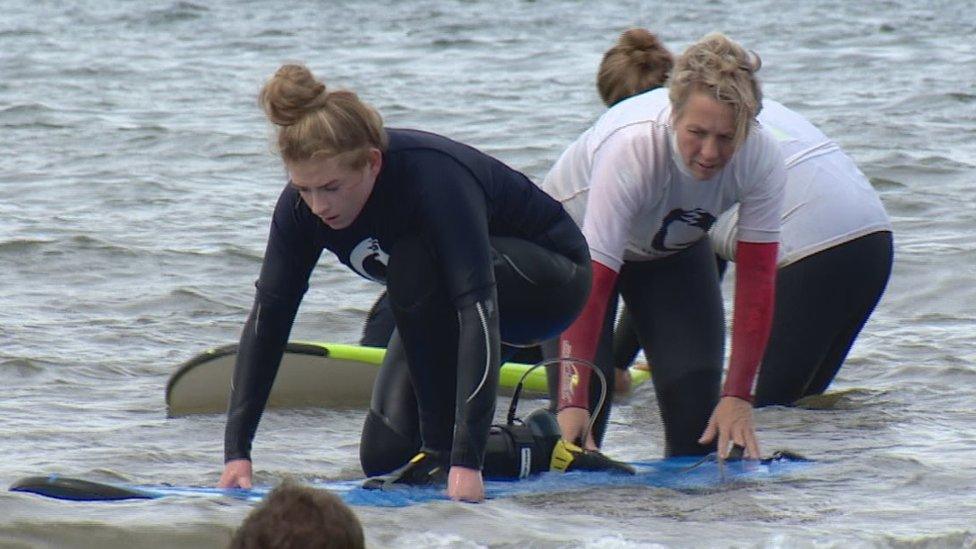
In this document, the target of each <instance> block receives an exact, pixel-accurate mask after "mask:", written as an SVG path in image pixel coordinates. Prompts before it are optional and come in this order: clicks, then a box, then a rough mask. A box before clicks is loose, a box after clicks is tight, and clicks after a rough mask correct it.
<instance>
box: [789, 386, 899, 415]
mask: <svg viewBox="0 0 976 549" xmlns="http://www.w3.org/2000/svg"><path fill="white" fill-rule="evenodd" d="M884 394H885V391H879V390H874V389H861V388H854V389H844V390H841V391H830V392H827V393H824V394H822V395H810V396H807V397H803V398H801V399H800V400H798V401H796V406H797V407H798V408H804V409H806V410H858V409H861V408H866V407H868V406H872V405H875V404H878V401H879V399H880V398H881V397H883V396H884Z"/></svg>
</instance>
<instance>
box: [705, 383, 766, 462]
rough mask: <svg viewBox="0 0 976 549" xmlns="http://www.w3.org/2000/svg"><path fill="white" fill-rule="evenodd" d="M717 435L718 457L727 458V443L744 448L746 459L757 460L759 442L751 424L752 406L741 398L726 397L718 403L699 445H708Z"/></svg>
mask: <svg viewBox="0 0 976 549" xmlns="http://www.w3.org/2000/svg"><path fill="white" fill-rule="evenodd" d="M715 435H718V457H719V459H725V458H727V457H729V446H730V445H729V443H730V442H732V443H735V444H737V445H739V446H742V447H743V448H745V454H743V455H744V457H745V458H746V459H759V441H758V439H756V428H755V426H754V425H753V423H752V404H751V403H750V402H748V401H745V400H742V399H741V398H737V397H733V396H726V397H722V399H721V400H719V401H718V406H716V407H715V410H714V411H713V412H712V417H711V418H709V420H708V427H706V428H705V432H704V433H702V436H701V438H700V439H698V443H699V444H709V443H711V442H712V441H713V440H715Z"/></svg>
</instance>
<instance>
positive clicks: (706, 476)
mask: <svg viewBox="0 0 976 549" xmlns="http://www.w3.org/2000/svg"><path fill="white" fill-rule="evenodd" d="M815 464H816V462H814V461H811V460H807V459H805V458H803V457H800V456H797V455H795V454H792V453H789V452H784V453H777V454H774V455H773V456H772V457H770V458H767V459H763V460H760V461H745V460H739V461H726V462H724V463H719V462H718V461H717V460H716V459H715V457H714V454H713V455H712V456H709V457H707V458H704V459H703V458H696V457H682V458H669V459H661V460H651V461H638V462H633V463H631V465H633V466H634V468H635V469H636V470H637V474H636V475H633V476H630V475H619V474H613V473H607V472H581V471H574V472H569V473H554V472H549V473H543V474H541V475H536V476H534V477H531V478H529V479H525V480H519V481H506V480H488V481H486V482H485V494H486V497H487V498H488V499H497V498H505V497H512V496H517V495H522V494H550V493H551V494H555V493H563V492H570V491H575V490H586V489H591V488H599V487H614V486H631V487H633V486H649V487H658V488H670V489H674V490H680V491H684V492H695V491H709V492H710V491H717V490H723V489H727V488H729V487H730V486H740V485H742V484H749V483H760V482H768V481H771V480H774V479H778V478H782V477H787V476H791V475H795V474H798V473H800V472H803V471H805V470H808V469H809V468H810V467H811V466H812V465H815ZM362 483H363V480H362V479H358V480H334V481H320V482H309V483H306V484H308V485H310V486H313V487H316V488H323V489H327V490H330V491H332V492H334V493H336V494H337V495H338V496H339V497H341V498H342V499H343V501H345V502H346V503H347V504H349V505H358V506H370V507H404V506H408V505H415V504H418V503H425V502H430V501H439V500H447V499H448V498H447V496H446V495H445V494H444V489H443V487H410V486H402V487H401V486H397V487H396V488H394V489H389V490H367V489H365V488H363V487H362ZM272 488H273V487H255V488H253V489H250V490H242V489H220V488H211V487H203V486H174V485H168V484H127V483H112V482H97V481H92V480H85V479H79V478H73V477H64V476H60V475H45V476H33V477H25V478H22V479H20V480H18V481H17V482H15V483H14V484H13V485H11V487H10V491H13V492H26V493H31V494H36V495H40V496H45V497H48V498H54V499H60V500H67V501H84V502H99V501H123V500H140V499H160V498H174V499H175V498H235V499H240V500H246V501H252V502H257V501H260V500H261V499H263V498H264V497H265V496H266V495H267V494H268V492H270V491H271V490H272Z"/></svg>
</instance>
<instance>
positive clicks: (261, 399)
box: [219, 65, 591, 501]
mask: <svg viewBox="0 0 976 549" xmlns="http://www.w3.org/2000/svg"><path fill="white" fill-rule="evenodd" d="M259 100H260V104H261V106H262V107H263V109H264V111H265V113H266V114H267V116H268V118H269V120H270V121H271V122H272V123H274V124H275V125H276V126H277V146H278V150H279V152H280V154H281V156H282V160H283V162H284V167H285V170H286V172H287V177H288V184H287V185H286V186H285V188H284V189H283V190H282V192H281V195H280V196H279V198H278V202H277V205H276V207H275V210H274V215H273V218H272V222H271V231H270V235H269V237H268V244H267V249H266V251H265V256H264V262H263V265H262V267H261V274H260V278H259V279H258V281H257V294H256V298H255V301H254V306H253V308H252V310H251V313H250V315H249V317H248V320H247V322H246V324H245V326H244V330H243V334H242V335H241V342H240V350H239V353H238V357H237V363H236V366H235V371H234V380H233V387H232V393H231V400H230V406H229V410H228V417H227V426H226V432H225V467H224V472H223V474H222V475H221V478H220V482H219V486H221V487H234V486H241V487H249V486H250V484H251V475H252V465H251V455H250V450H251V442H252V439H253V438H254V434H255V431H256V430H257V425H258V422H259V420H260V418H261V414H262V412H263V410H264V407H265V404H266V402H267V398H268V394H269V391H270V389H271V386H272V383H273V382H274V378H275V375H276V373H277V370H278V366H279V363H280V360H281V357H282V353H283V350H284V347H285V343H286V341H287V339H288V335H289V332H290V330H291V326H292V323H293V322H294V319H295V315H296V313H297V310H298V307H299V304H300V302H301V300H302V296H303V295H304V292H305V290H306V289H307V286H308V280H309V276H310V274H311V272H312V269H313V268H314V267H315V264H316V262H317V260H318V258H319V256H320V254H321V253H322V250H324V249H328V250H329V251H331V252H332V253H334V254H335V255H336V257H337V258H338V260H339V261H340V262H342V263H343V264H345V265H347V266H348V267H349V268H351V269H353V270H354V271H356V272H357V273H359V274H360V275H362V276H365V277H368V278H373V279H376V280H379V281H382V282H385V283H386V285H387V291H388V292H389V296H390V303H391V306H392V309H393V314H394V317H395V320H396V326H397V333H396V334H395V335H394V337H393V339H392V341H391V342H390V349H391V352H390V353H389V356H403V357H405V360H404V361H402V362H405V364H404V367H406V368H407V369H408V370H409V373H408V375H402V376H391V379H394V380H397V382H400V383H407V384H411V385H412V387H413V388H414V389H415V390H416V394H417V402H418V412H419V422H420V435H421V439H422V442H423V446H422V450H421V452H420V454H418V455H417V456H415V457H414V458H413V459H411V460H410V461H409V463H407V464H406V465H405V466H404V467H403V468H402V469H400V470H399V471H395V472H394V473H392V478H393V481H396V480H397V479H400V480H402V481H405V482H411V483H414V482H416V483H430V482H431V481H443V480H446V482H447V492H448V495H449V496H450V497H452V498H454V499H460V500H465V501H480V500H482V499H483V498H484V485H483V480H482V476H481V468H482V465H483V460H484V456H485V446H486V441H487V438H488V432H489V428H490V425H491V421H492V417H493V414H494V409H495V394H496V390H497V387H496V385H497V383H498V370H499V366H500V361H501V358H502V356H501V345H502V342H505V343H512V344H517V345H525V344H533V343H537V342H538V341H541V340H543V339H546V338H551V337H553V336H555V335H556V334H558V333H559V332H560V331H562V330H564V329H565V328H566V327H567V326H569V324H570V323H571V322H572V320H573V319H574V318H575V317H576V315H577V313H578V312H579V310H580V309H581V307H582V306H583V303H584V301H585V299H586V295H587V293H588V290H589V285H590V279H591V273H590V266H589V261H590V259H589V254H588V253H587V246H586V241H585V240H584V239H583V236H582V234H581V233H580V231H579V229H578V228H577V226H576V224H575V223H573V220H572V219H571V218H570V217H569V216H568V215H567V214H566V212H565V211H564V210H563V208H562V207H561V206H560V205H559V203H558V202H556V201H555V200H553V199H551V198H550V197H549V196H547V195H546V194H545V193H544V192H542V191H541V190H540V189H539V188H538V187H536V186H535V185H534V184H533V183H532V182H531V181H530V180H529V179H528V178H527V177H526V176H524V175H523V174H521V173H519V172H517V171H515V170H513V169H511V168H509V167H508V166H506V165H504V164H503V163H501V162H500V161H498V160H496V159H494V158H492V157H490V156H488V155H486V154H484V153H481V152H479V151H477V150H475V149H473V148H471V147H469V146H466V145H463V144H461V143H457V142H455V141H451V140H450V139H447V138H445V137H441V136H439V135H434V134H430V133H425V132H420V131H416V130H406V129H392V128H390V129H385V128H384V127H383V124H382V120H381V118H380V116H379V114H378V113H377V112H376V111H375V110H373V109H372V108H371V107H370V106H368V105H367V104H365V103H363V102H362V101H360V100H359V99H358V97H357V96H356V95H355V94H354V93H352V92H349V91H342V90H340V91H332V90H328V89H326V86H325V84H323V83H322V82H320V81H318V80H316V79H315V77H314V76H313V75H312V73H311V72H310V71H309V70H308V69H307V68H305V67H303V66H300V65H284V66H282V67H281V68H280V69H279V70H278V71H277V72H276V73H275V75H274V77H273V78H271V80H270V81H269V82H268V83H267V84H266V85H265V86H264V88H263V89H262V90H261V93H260V96H259ZM385 368H387V365H384V369H385ZM445 471H449V473H448V474H447V475H444V474H443V473H444V472H445ZM445 476H446V479H444V477H445Z"/></svg>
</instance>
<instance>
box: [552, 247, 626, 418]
mask: <svg viewBox="0 0 976 549" xmlns="http://www.w3.org/2000/svg"><path fill="white" fill-rule="evenodd" d="M591 265H592V269H593V287H592V289H591V290H590V296H589V298H588V299H587V301H586V305H584V306H583V311H582V312H581V313H580V315H579V317H577V318H576V321H575V322H573V324H572V325H571V326H570V327H569V328H568V329H567V330H566V331H565V332H563V335H562V337H560V339H559V356H560V357H563V358H577V359H581V360H587V361H590V362H592V361H593V357H594V356H596V348H597V345H598V344H599V342H600V334H601V333H602V327H603V321H604V317H605V316H606V313H607V303H608V302H609V300H610V295H611V294H612V293H613V288H614V285H615V284H616V281H617V273H616V272H615V271H614V270H612V269H610V268H609V267H607V266H606V265H603V264H602V263H600V262H598V261H592V262H591ZM559 371H560V375H559V409H560V410H562V409H564V408H583V409H587V408H588V406H589V399H590V396H589V395H590V375H591V372H590V369H589V368H587V367H586V366H583V365H580V364H578V363H574V362H571V361H565V362H563V363H562V364H561V365H560V368H559Z"/></svg>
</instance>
